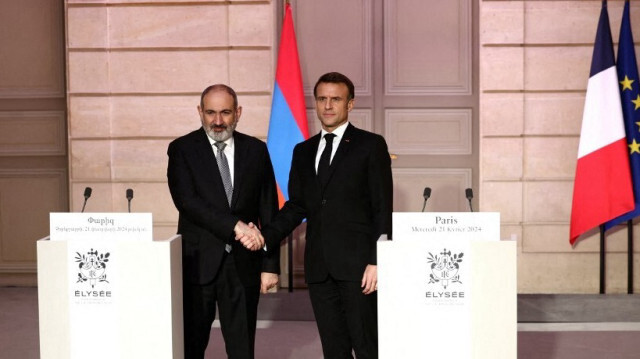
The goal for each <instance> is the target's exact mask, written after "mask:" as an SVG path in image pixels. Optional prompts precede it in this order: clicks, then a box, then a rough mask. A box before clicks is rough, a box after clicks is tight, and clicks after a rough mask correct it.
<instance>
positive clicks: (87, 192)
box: [80, 187, 91, 213]
mask: <svg viewBox="0 0 640 359" xmlns="http://www.w3.org/2000/svg"><path fill="white" fill-rule="evenodd" d="M89 197H91V187H86V188H85V189H84V203H83V204H82V211H80V213H82V212H84V206H86V205H87V200H88V199H89Z"/></svg>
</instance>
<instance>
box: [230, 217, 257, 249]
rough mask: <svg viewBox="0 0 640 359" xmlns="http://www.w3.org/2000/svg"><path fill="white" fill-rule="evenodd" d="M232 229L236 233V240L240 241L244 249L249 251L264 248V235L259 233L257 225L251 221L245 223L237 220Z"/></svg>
mask: <svg viewBox="0 0 640 359" xmlns="http://www.w3.org/2000/svg"><path fill="white" fill-rule="evenodd" d="M233 231H234V232H235V234H236V241H240V243H242V245H243V246H244V247H245V248H246V249H248V250H250V251H257V250H259V249H262V248H264V237H263V236H262V234H261V233H260V230H259V229H258V227H256V226H255V224H253V223H252V222H249V224H246V223H244V222H242V221H238V223H236V226H235V227H234V228H233Z"/></svg>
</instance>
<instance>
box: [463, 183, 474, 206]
mask: <svg viewBox="0 0 640 359" xmlns="http://www.w3.org/2000/svg"><path fill="white" fill-rule="evenodd" d="M464 194H465V195H467V200H469V211H471V212H473V205H472V204H471V200H472V199H473V190H472V189H471V188H467V189H465V190H464Z"/></svg>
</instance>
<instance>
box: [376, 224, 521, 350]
mask: <svg viewBox="0 0 640 359" xmlns="http://www.w3.org/2000/svg"><path fill="white" fill-rule="evenodd" d="M499 233H500V216H499V214H498V213H394V214H393V236H392V238H393V240H392V241H381V242H378V331H379V338H378V342H379V352H380V358H381V359H388V358H389V359H390V358H441V357H447V358H491V359H496V358H504V359H511V358H515V357H516V356H517V287H516V279H517V276H516V243H515V242H514V241H500V234H499Z"/></svg>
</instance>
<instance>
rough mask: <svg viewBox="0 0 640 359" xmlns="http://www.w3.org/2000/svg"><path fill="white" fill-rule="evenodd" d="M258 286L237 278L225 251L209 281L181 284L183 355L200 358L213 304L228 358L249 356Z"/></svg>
mask: <svg viewBox="0 0 640 359" xmlns="http://www.w3.org/2000/svg"><path fill="white" fill-rule="evenodd" d="M259 297H260V286H249V287H245V286H244V285H242V283H241V282H240V278H239V277H238V272H237V270H236V265H235V262H234V260H233V255H232V254H227V253H225V258H224V259H223V261H222V264H221V266H220V269H219V270H218V273H217V275H216V277H215V278H214V279H213V281H212V282H211V283H208V284H205V285H198V284H191V283H187V282H185V283H184V284H183V315H184V338H185V343H184V349H185V359H196V358H197V359H202V358H204V353H205V350H206V348H207V344H208V343H209V336H210V334H211V324H213V321H214V320H215V317H216V304H217V306H218V315H219V319H220V328H221V331H222V336H223V338H224V343H225V349H226V351H227V355H228V357H229V358H233V359H253V357H254V345H255V334H256V320H257V311H258V299H259Z"/></svg>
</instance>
